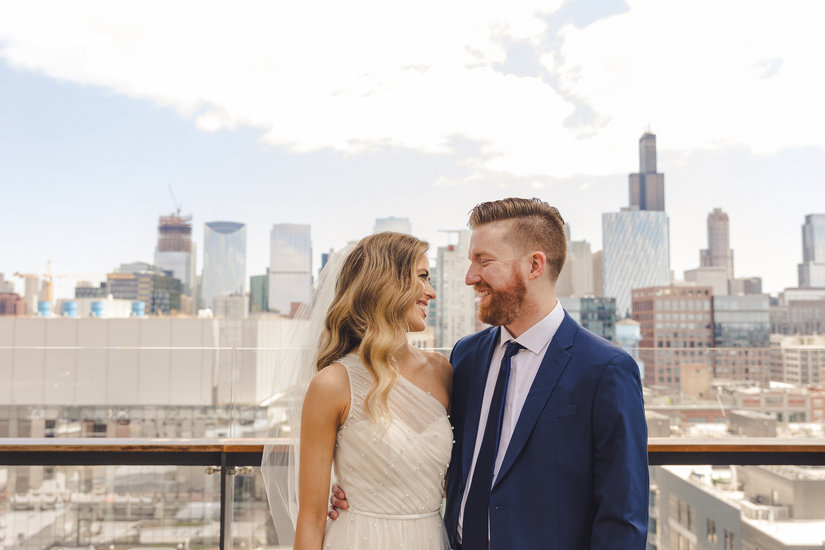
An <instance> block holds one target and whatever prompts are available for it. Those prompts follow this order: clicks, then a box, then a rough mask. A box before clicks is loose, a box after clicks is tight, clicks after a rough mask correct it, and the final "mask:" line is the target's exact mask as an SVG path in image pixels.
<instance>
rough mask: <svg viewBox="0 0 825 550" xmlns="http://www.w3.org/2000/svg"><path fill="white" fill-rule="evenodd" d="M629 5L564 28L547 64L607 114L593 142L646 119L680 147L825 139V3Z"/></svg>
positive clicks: (612, 138) (644, 0) (773, 147)
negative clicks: (824, 55)
mask: <svg viewBox="0 0 825 550" xmlns="http://www.w3.org/2000/svg"><path fill="white" fill-rule="evenodd" d="M629 4H630V10H629V11H628V12H627V13H624V14H621V15H617V16H614V17H609V18H605V19H602V20H600V21H597V22H595V23H593V24H592V25H590V26H589V27H587V28H585V29H578V28H575V27H574V26H572V25H568V26H566V27H565V28H563V29H562V31H561V35H562V46H561V48H560V53H559V56H560V58H561V59H559V58H557V57H554V56H550V55H547V56H545V57H544V58H543V59H542V61H543V63H544V64H545V66H546V67H548V70H551V71H555V74H558V75H559V77H560V87H561V89H563V90H565V91H567V92H568V93H572V94H575V95H576V96H578V97H582V98H585V99H586V101H587V104H588V105H589V106H590V108H592V110H593V112H594V113H596V115H597V117H609V118H610V120H609V122H608V123H607V124H605V125H604V127H603V128H601V129H599V131H598V136H597V137H596V139H595V141H596V142H600V143H606V144H611V143H615V142H616V141H617V140H619V139H621V137H622V136H627V134H628V133H629V132H633V133H634V134H639V133H640V131H641V129H642V128H643V127H644V125H645V124H647V123H650V124H652V128H653V131H654V132H656V133H658V134H660V136H661V138H662V139H660V145H662V144H665V146H666V147H668V148H671V149H674V150H692V149H697V148H710V149H714V148H718V147H720V146H736V145H744V146H746V147H747V148H749V149H751V150H752V151H754V152H757V153H775V152H777V151H779V150H782V149H784V148H788V147H793V146H806V145H818V146H823V145H825V134H823V133H822V132H821V131H820V128H821V127H822V125H823V123H825V111H824V110H823V109H821V108H819V107H818V106H817V99H816V98H817V97H819V98H821V97H822V96H823V93H825V82H824V81H823V79H822V78H820V76H819V74H818V71H817V70H816V69H815V67H816V66H818V63H819V60H818V58H819V56H820V54H819V52H821V51H822V50H823V49H824V48H825V36H824V35H823V34H822V33H821V32H820V30H819V28H818V27H819V23H818V22H819V21H821V20H822V18H823V16H825V4H822V3H820V2H804V1H791V2H787V3H783V4H782V5H781V6H780V5H778V4H776V3H772V2H761V1H756V2H740V1H735V2H721V3H720V2H713V1H709V0H697V1H694V2H688V3H685V2H662V1H660V0H631V1H630V2H629ZM780 67H781V70H780ZM768 77H771V78H768ZM624 139H625V140H626V139H627V138H626V137H625V138H624ZM604 153H605V154H607V155H612V153H613V151H612V150H611V149H610V148H608V149H607V150H605V151H604Z"/></svg>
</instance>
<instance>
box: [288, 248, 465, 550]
mask: <svg viewBox="0 0 825 550" xmlns="http://www.w3.org/2000/svg"><path fill="white" fill-rule="evenodd" d="M426 251H427V243H425V242H423V241H421V240H419V239H416V238H415V237H412V236H409V235H404V234H400V233H390V232H386V233H379V234H376V235H371V236H369V237H366V238H364V239H362V240H361V241H360V242H359V243H358V244H357V245H356V246H355V248H354V249H353V250H352V252H351V253H350V254H349V255H348V256H347V257H346V259H345V260H344V263H343V266H342V267H341V271H340V274H339V275H338V277H337V281H336V284H335V293H334V297H333V299H332V303H331V305H330V306H329V309H328V310H327V311H326V316H325V319H324V324H323V331H322V334H321V338H320V347H319V350H318V353H317V361H316V363H315V366H316V367H317V370H318V372H317V374H315V376H314V377H313V378H312V380H311V382H310V383H309V388H308V390H307V393H306V396H305V398H304V403H303V411H302V414H301V422H300V463H299V464H300V467H299V476H298V485H299V502H300V506H299V508H298V519H297V527H296V530H295V544H294V548H295V549H296V550H310V549H312V550H319V549H321V548H323V549H330V550H335V549H341V550H343V549H349V548H358V549H376V550H377V549H385V548H401V549H404V548H408V549H410V550H413V549H415V550H419V549H445V548H449V544H448V542H447V537H446V532H445V530H444V526H443V524H442V521H441V516H440V513H439V510H440V506H441V501H442V494H443V482H444V475H445V472H446V469H447V465H448V463H449V460H450V451H451V447H452V440H453V437H452V431H451V428H450V423H449V420H448V418H447V410H448V409H449V396H450V390H451V384H452V368H451V367H450V364H449V362H448V361H447V359H446V358H445V357H444V356H442V355H440V354H437V353H432V352H426V351H423V350H419V349H417V348H415V347H413V346H411V345H409V344H408V343H407V337H406V333H407V332H408V331H422V330H424V329H425V328H426V322H425V319H426V317H427V304H428V303H429V301H430V300H432V299H434V298H435V290H434V289H433V287H432V285H431V284H430V278H429V262H428V259H427V256H426ZM333 467H334V473H335V478H336V482H337V484H338V485H339V486H340V487H341V488H342V489H343V490H344V491H345V492H346V494H347V499H348V503H349V507H348V508H347V510H342V511H340V512H339V513H340V517H339V518H338V519H337V520H336V521H329V522H327V502H328V498H329V489H330V472H331V470H332V468H333Z"/></svg>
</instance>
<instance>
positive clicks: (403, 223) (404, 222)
mask: <svg viewBox="0 0 825 550" xmlns="http://www.w3.org/2000/svg"><path fill="white" fill-rule="evenodd" d="M382 231H395V232H396V233H406V234H407V235H412V224H411V223H410V219H409V218H395V217H393V216H390V217H389V218H375V225H374V226H373V228H372V232H373V233H381V232H382Z"/></svg>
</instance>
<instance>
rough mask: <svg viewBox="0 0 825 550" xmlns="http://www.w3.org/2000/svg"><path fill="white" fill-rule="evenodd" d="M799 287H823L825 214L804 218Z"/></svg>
mask: <svg viewBox="0 0 825 550" xmlns="http://www.w3.org/2000/svg"><path fill="white" fill-rule="evenodd" d="M799 286H801V287H809V288H810V287H825V214H808V215H807V216H805V225H803V226H802V263H801V264H799Z"/></svg>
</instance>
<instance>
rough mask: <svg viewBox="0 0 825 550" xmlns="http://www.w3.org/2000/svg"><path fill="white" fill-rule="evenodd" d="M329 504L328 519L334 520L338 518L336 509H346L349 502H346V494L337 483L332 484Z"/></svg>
mask: <svg viewBox="0 0 825 550" xmlns="http://www.w3.org/2000/svg"><path fill="white" fill-rule="evenodd" d="M329 504H330V509H329V512H327V515H328V516H329V519H332V520H335V519H338V509H339V508H340V509H341V510H346V509H347V508H349V503H348V502H347V494H346V493H345V492H344V490H343V489H341V487H340V486H339V485H338V484H337V483H333V484H332V495H330V497H329Z"/></svg>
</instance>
